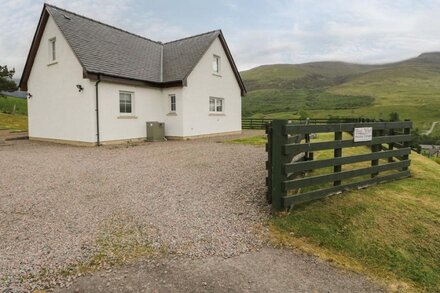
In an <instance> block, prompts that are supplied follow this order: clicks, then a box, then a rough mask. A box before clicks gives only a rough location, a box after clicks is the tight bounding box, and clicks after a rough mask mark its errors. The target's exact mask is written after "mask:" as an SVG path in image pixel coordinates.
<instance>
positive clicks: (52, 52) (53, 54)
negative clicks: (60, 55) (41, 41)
mask: <svg viewBox="0 0 440 293" xmlns="http://www.w3.org/2000/svg"><path fill="white" fill-rule="evenodd" d="M56 42H57V39H56V38H52V39H50V40H49V63H53V62H56V61H57V50H56V48H57V46H56Z"/></svg>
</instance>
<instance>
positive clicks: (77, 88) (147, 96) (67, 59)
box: [20, 4, 246, 145]
mask: <svg viewBox="0 0 440 293" xmlns="http://www.w3.org/2000/svg"><path fill="white" fill-rule="evenodd" d="M20 88H21V90H24V91H27V92H28V93H29V99H28V114H29V137H30V139H34V140H46V141H54V142H64V143H76V144H89V145H96V144H98V145H99V144H105V143H111V142H120V141H127V140H138V139H144V138H145V137H146V122H147V121H160V122H164V123H165V135H166V136H167V137H168V138H177V139H184V138H193V137H200V136H208V135H217V134H226V133H236V132H240V131H241V97H242V96H243V95H244V94H245V93H246V89H245V87H244V84H243V82H242V80H241V78H240V74H239V72H238V70H237V67H236V66H235V63H234V60H233V58H232V55H231V52H230V51H229V49H228V46H227V44H226V41H225V38H224V37H223V34H222V32H221V31H220V30H217V31H212V32H207V33H204V34H200V35H196V36H192V37H188V38H184V39H180V40H176V41H172V42H168V43H161V42H156V41H152V40H149V39H147V38H144V37H141V36H138V35H135V34H132V33H129V32H126V31H124V30H121V29H118V28H115V27H112V26H109V25H106V24H103V23H100V22H98V21H95V20H93V19H90V18H86V17H84V16H80V15H77V14H75V13H72V12H69V11H66V10H64V9H60V8H58V7H55V6H52V5H48V4H45V5H44V8H43V11H42V13H41V17H40V21H39V24H38V27H37V30H36V33H35V36H34V39H33V41H32V45H31V49H30V52H29V55H28V58H27V61H26V65H25V68H24V72H23V76H22V78H21V81H20Z"/></svg>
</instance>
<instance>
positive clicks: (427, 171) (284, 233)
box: [244, 137, 440, 292]
mask: <svg viewBox="0 0 440 293" xmlns="http://www.w3.org/2000/svg"><path fill="white" fill-rule="evenodd" d="M249 141H251V142H254V141H261V137H260V138H254V139H247V140H246V141H244V143H247V142H249ZM264 143H265V142H264V141H263V142H261V144H262V145H263V144H264ZM324 156H325V154H324ZM411 160H412V165H411V167H410V170H411V173H412V177H411V178H409V179H404V180H399V181H393V182H390V183H385V184H380V185H377V186H374V187H370V188H367V189H362V190H355V191H350V192H344V193H343V194H340V195H335V196H331V197H328V198H326V199H323V200H318V201H314V202H311V203H306V204H302V205H298V206H296V207H294V208H293V210H292V211H291V212H290V213H281V214H278V215H276V216H274V217H273V218H272V219H271V220H270V230H271V240H272V242H273V243H274V244H275V245H281V246H287V247H295V248H299V249H302V250H304V251H306V252H308V253H312V254H315V255H318V256H320V257H322V258H324V259H328V260H331V261H333V262H334V263H336V264H338V265H341V266H343V267H345V268H348V269H350V270H354V271H358V272H361V273H364V274H366V275H368V276H370V277H372V278H374V279H377V280H379V281H383V282H384V283H386V284H387V285H388V286H389V288H390V289H391V290H400V291H411V292H412V291H428V292H439V291H440V249H439V248H440V168H439V165H438V164H437V163H436V162H434V161H433V160H430V159H428V158H426V157H423V156H421V155H418V154H415V153H413V154H412V155H411Z"/></svg>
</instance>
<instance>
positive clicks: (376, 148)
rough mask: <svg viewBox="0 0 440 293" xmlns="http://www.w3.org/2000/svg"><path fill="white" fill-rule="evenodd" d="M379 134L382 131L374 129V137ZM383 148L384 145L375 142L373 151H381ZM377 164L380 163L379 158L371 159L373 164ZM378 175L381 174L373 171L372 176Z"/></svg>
mask: <svg viewBox="0 0 440 293" xmlns="http://www.w3.org/2000/svg"><path fill="white" fill-rule="evenodd" d="M379 135H380V131H379V130H375V129H373V139H374V138H375V137H377V136H379ZM381 149H382V145H377V144H374V145H372V146H371V151H372V152H373V153H376V152H379V151H381ZM377 165H379V160H372V161H371V166H377ZM377 175H379V173H372V174H371V178H373V177H376V176H377Z"/></svg>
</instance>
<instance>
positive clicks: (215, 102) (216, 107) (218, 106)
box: [209, 97, 224, 113]
mask: <svg viewBox="0 0 440 293" xmlns="http://www.w3.org/2000/svg"><path fill="white" fill-rule="evenodd" d="M223 107H224V99H222V98H213V97H210V98H209V112H214V113H223Z"/></svg>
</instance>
